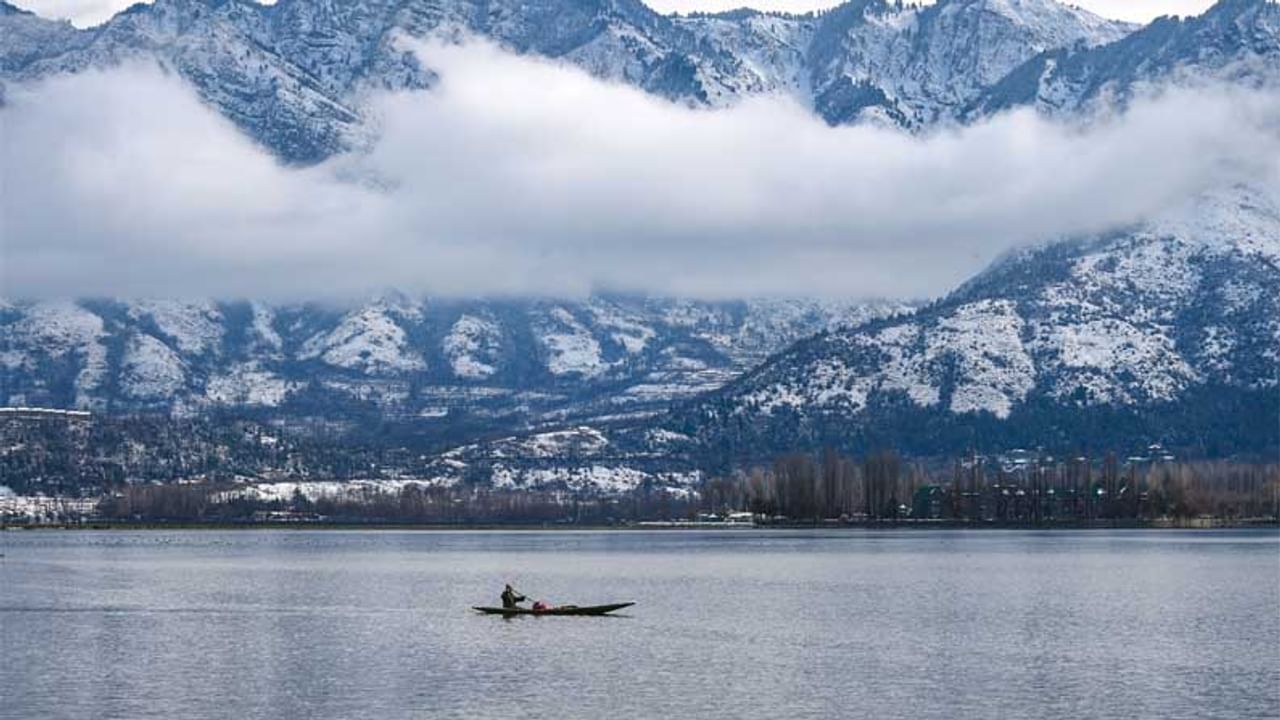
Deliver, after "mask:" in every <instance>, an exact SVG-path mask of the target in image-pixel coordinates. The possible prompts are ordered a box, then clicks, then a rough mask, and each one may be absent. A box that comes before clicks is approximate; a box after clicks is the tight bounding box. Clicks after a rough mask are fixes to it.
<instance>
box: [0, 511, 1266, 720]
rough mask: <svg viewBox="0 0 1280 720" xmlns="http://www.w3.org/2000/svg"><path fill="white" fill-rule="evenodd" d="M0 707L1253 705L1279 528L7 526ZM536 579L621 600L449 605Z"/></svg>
mask: <svg viewBox="0 0 1280 720" xmlns="http://www.w3.org/2000/svg"><path fill="white" fill-rule="evenodd" d="M0 553H3V554H4V557H3V558H2V559H0V717H4V718H30V717H47V718H57V717H68V718H90V717H92V718H236V719H237V720H248V719H250V718H357V717H367V718H407V717H413V718H434V717H457V718H529V719H533V718H557V719H559V718H603V717H617V718H647V717H661V718H679V717H708V718H835V717H840V718H877V719H879V718H948V719H951V718H1036V720H1044V719H1048V718H1064V719H1065V718H1070V719H1072V720H1076V719H1078V718H1161V719H1167V718H1224V719H1225V718H1230V719H1231V720H1241V719H1244V718H1276V717H1280V534H1277V533H1276V532H1274V531H1238V532H1237V531H1231V532H1173V531H1115V532H1112V531H1082V532H1066V531H1054V532H1014V531H1009V532H1004V531H969V532H965V531H903V532H897V531H885V532H856V531H848V532H846V531H831V532H785V531H759V532H758V531H724V532H686V531H671V532H392V531H387V532H376V531H374V532H345V531H329V532H325V531H317V532H311V531H274V532H273V531H234V532H213V531H196V532H163V531H146V532H125V531H111V532H52V531H50V532H43V531H41V532H7V533H0ZM508 580H510V581H511V582H512V583H514V584H515V585H516V587H517V588H518V589H520V590H522V591H524V592H525V593H527V594H529V595H530V596H531V597H539V598H545V599H547V600H549V601H551V602H575V603H579V604H593V603H604V602H611V601H625V600H632V601H636V603H637V605H636V606H635V607H633V608H630V609H628V610H626V611H624V615H623V616H621V617H606V618H581V617H520V618H514V619H509V620H508V619H503V618H501V617H496V616H484V615H479V614H477V613H473V612H471V611H470V610H469V609H468V608H469V606H471V605H477V604H489V605H492V604H496V603H497V602H498V598H497V595H498V593H499V592H500V591H501V589H502V585H503V583H504V582H505V581H508Z"/></svg>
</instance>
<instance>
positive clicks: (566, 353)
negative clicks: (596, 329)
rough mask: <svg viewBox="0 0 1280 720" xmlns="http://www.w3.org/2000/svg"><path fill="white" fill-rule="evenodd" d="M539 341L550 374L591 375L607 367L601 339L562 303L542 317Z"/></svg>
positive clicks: (599, 372) (602, 371)
mask: <svg viewBox="0 0 1280 720" xmlns="http://www.w3.org/2000/svg"><path fill="white" fill-rule="evenodd" d="M538 342H539V343H541V345H542V347H543V349H544V350H545V351H546V353H547V369H548V370H549V371H550V372H551V374H552V375H557V376H564V375H578V376H580V377H585V378H593V377H598V376H599V375H601V374H602V373H604V371H605V369H606V368H607V364H606V363H605V361H604V359H603V358H602V357H601V355H600V342H599V341H598V340H596V339H595V337H593V336H592V334H591V332H590V331H589V330H588V329H587V328H586V326H585V325H583V324H582V323H581V322H580V321H579V320H578V319H577V318H576V317H574V316H573V313H571V312H569V311H568V310H566V309H565V308H563V307H557V308H555V309H553V310H552V311H551V313H550V315H549V316H548V317H547V318H546V319H545V320H544V324H543V327H542V330H541V332H540V333H539V335H538Z"/></svg>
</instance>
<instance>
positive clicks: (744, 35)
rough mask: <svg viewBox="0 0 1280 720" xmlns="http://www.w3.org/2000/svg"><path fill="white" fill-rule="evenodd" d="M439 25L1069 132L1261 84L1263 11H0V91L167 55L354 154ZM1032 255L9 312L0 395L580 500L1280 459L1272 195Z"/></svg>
mask: <svg viewBox="0 0 1280 720" xmlns="http://www.w3.org/2000/svg"><path fill="white" fill-rule="evenodd" d="M461 36H478V37H483V38H488V39H490V40H492V41H494V42H496V43H498V44H500V45H501V46H503V47H505V48H508V49H510V50H512V51H514V52H518V53H524V54H530V55H535V56H541V57H546V58H552V59H554V60H557V61H561V62H565V63H568V64H571V65H574V66H577V67H580V68H582V69H584V70H586V71H587V72H589V73H591V74H593V75H595V76H597V77H600V78H603V79H606V80H610V81H614V82H620V83H627V84H630V85H634V86H636V87H638V88H641V89H643V90H644V91H646V92H649V93H652V94H654V95H656V96H659V97H662V98H666V99H668V100H670V101H672V102H675V103H679V104H682V105H687V106H691V107H694V108H710V109H714V108H722V107H726V106H730V105H733V104H734V103H736V102H739V101H741V100H742V99H743V98H746V97H749V96H752V95H757V94H766V93H784V94H787V95H790V96H793V97H795V98H796V99H797V100H798V101H799V102H801V103H802V104H804V105H805V106H807V107H809V108H811V109H812V111H813V112H814V113H815V114H816V115H817V116H819V117H821V118H822V119H823V120H825V121H826V122H827V123H830V124H833V125H838V124H859V123H873V124H879V125H890V126H897V127H900V128H901V129H902V130H903V131H904V132H914V133H930V132H938V131H942V130H945V129H946V128H949V127H954V126H958V125H962V124H964V123H971V122H976V121H979V120H981V119H983V118H986V117H990V116H991V115H993V114H995V113H1000V112H1004V111H1006V110H1009V109H1011V108H1020V107H1026V108H1034V109H1035V110H1036V111H1037V112H1040V113H1044V114H1047V115H1053V116H1058V117H1061V118H1063V119H1064V120H1066V121H1072V122H1075V121H1087V120H1088V118H1090V117H1091V116H1092V115H1093V114H1094V113H1095V112H1099V111H1113V110H1114V111H1123V110H1124V109H1125V107H1126V105H1127V104H1128V103H1129V101H1130V100H1132V99H1134V98H1136V97H1140V96H1141V95H1142V94H1144V93H1148V92H1159V91H1160V90H1161V89H1162V88H1165V87H1169V86H1171V85H1181V86H1185V85H1194V84H1196V83H1202V82H1208V81H1213V82H1219V83H1225V84H1227V85H1231V86H1242V87H1251V88H1259V87H1263V88H1273V87H1274V86H1275V82H1276V80H1277V79H1280V6H1277V4H1276V3H1275V2H1271V1H1269V0H1221V2H1219V3H1218V4H1217V5H1215V6H1214V7H1213V8H1211V9H1210V10H1209V11H1207V12H1206V13H1205V14H1203V15H1201V16H1199V17H1193V18H1187V19H1177V18H1161V19H1158V20H1156V21H1154V22H1153V23H1151V24H1149V25H1147V26H1144V27H1136V26H1132V25H1128V24H1125V23H1119V22H1113V21H1109V20H1105V19H1102V18H1099V17H1096V16H1094V15H1091V14H1089V13H1087V12H1085V11H1083V10H1079V9H1076V8H1072V7H1069V6H1066V5H1061V4H1058V3H1056V2H1053V0H942V1H941V2H938V3H936V4H932V5H928V6H925V7H916V6H908V5H901V4H893V3H887V2H883V1H882V0H853V1H852V2H848V3H845V4H843V5H841V6H838V7H836V8H834V9H832V10H830V11H826V12H822V13H815V14H808V15H780V14H766V13H759V12H755V11H750V10H741V11H735V12H731V13H724V14H715V15H691V16H685V17H682V16H664V15H660V14H657V13H655V12H653V11H652V10H650V9H649V8H648V7H646V6H645V5H643V4H641V3H639V2H636V1H634V0H533V1H532V2H520V3H515V2H507V1H503V0H495V1H492V2H486V1H481V0H360V1H358V2H337V1H328V0H280V1H279V2H277V3H275V4H274V5H270V6H261V5H257V4H256V3H252V2H246V1H244V0H158V1H157V2H156V3H154V4H153V5H139V6H135V7H133V8H131V9H129V10H127V11H125V12H123V13H121V14H120V15H117V16H116V17H115V18H113V19H112V20H110V21H108V22H107V23H105V24H103V25H101V26H98V27H96V28H90V29H84V30H81V29H76V28H74V27H72V26H70V25H69V24H67V23H60V22H52V21H48V20H45V19H42V18H39V17H37V16H35V15H32V14H30V13H27V12H24V11H21V10H18V9H16V8H14V7H12V6H9V5H5V4H3V3H0V37H3V38H4V42H3V43H0V82H2V83H26V82H32V81H38V80H39V79H41V78H46V77H51V76H56V75H58V74H62V73H70V72H80V71H83V70H85V69H89V68H102V67H111V66H113V65H116V64H119V63H121V62H125V61H131V60H134V61H136V60H143V61H147V62H155V63H159V64H160V65H161V66H163V67H165V68H168V69H170V70H172V71H174V72H176V73H177V74H178V75H180V76H181V77H183V78H185V79H186V80H187V81H188V82H190V83H191V85H192V86H193V87H195V88H196V90H197V91H198V92H199V94H200V96H201V97H202V98H203V99H204V100H205V101H206V102H207V103H208V104H209V105H210V106H212V107H214V108H216V109H217V110H218V111H219V112H221V113H222V114H224V115H225V116H226V117H228V118H229V119H230V120H232V121H233V122H234V123H235V124H236V125H237V126H238V127H240V128H241V129H242V130H243V131H244V132H245V133H246V134H247V135H249V136H250V137H252V138H253V139H254V140H255V141H256V142H258V143H259V144H260V145H261V146H262V147H264V148H266V149H267V150H268V151H270V152H271V153H273V154H274V155H275V156H277V157H278V158H280V159H281V160H282V161H285V162H287V163H293V164H310V163H316V162H320V161H323V160H325V159H326V158H329V157H332V156H334V155H335V154H338V153H343V152H348V151H357V152H358V151H359V150H360V149H361V148H362V147H364V146H366V145H367V144H368V143H369V142H372V141H373V140H374V139H375V138H376V126H377V123H376V118H374V117H372V116H371V115H370V113H371V112H372V110H371V109H370V108H371V105H370V103H369V102H368V99H369V98H370V97H372V95H373V94H374V93H376V92H378V91H381V90H388V89H389V90H420V89H425V88H429V87H431V86H432V85H433V84H434V83H435V82H436V81H437V80H438V77H437V75H436V73H435V72H434V71H433V70H432V69H431V68H430V66H429V63H428V64H426V65H424V64H423V63H424V61H423V60H422V59H420V58H419V57H418V56H417V55H415V54H414V53H412V52H410V51H409V50H407V49H405V45H404V43H402V42H401V38H403V37H418V38H421V37H437V38H440V37H443V38H457V37H461ZM2 97H3V96H2V95H0V98H2ZM3 112H4V111H3V110H0V113H3ZM1032 240H1040V241H1042V242H1040V243H1039V244H1034V245H1029V246H1027V247H1026V248H1024V249H1022V250H1018V251H1016V252H1014V253H1012V254H1010V255H1008V256H1006V257H1004V258H1002V259H1001V260H1000V261H998V262H996V263H995V264H993V265H992V266H991V267H989V268H988V269H986V270H985V271H983V272H982V273H980V274H978V275H977V276H975V277H974V278H972V279H971V280H970V281H968V282H966V283H965V284H963V285H962V286H961V287H959V288H956V289H955V290H953V291H951V292H949V293H947V294H945V295H944V296H942V297H941V298H939V299H937V300H935V301H933V302H931V303H929V304H925V305H917V304H911V303H852V302H851V303H832V302H815V301H758V302H722V303H712V302H700V301H689V300H674V299H653V298H639V297H614V296H604V295H602V296H599V297H593V298H589V299H585V300H575V301H558V300H551V299H546V300H502V301H497V300H444V299H439V300H436V299H428V300H423V299H421V298H408V297H404V296H399V295H394V294H392V295H387V296H385V297H381V298H377V299H375V300H372V301H370V302H368V303H365V304H362V305H356V306H347V307H337V306H324V305H318V304H298V305H272V304H268V303H261V302H250V301H239V302H221V301H208V302H178V301H171V300H155V301H141V300H107V299H101V300H78V301H64V302H32V301H24V300H18V299H11V300H9V301H6V302H4V304H3V305H2V306H0V370H3V376H2V377H0V401H3V402H5V403H8V404H10V405H22V404H28V405H52V406H61V407H73V406H74V407H86V408H92V409H95V410H99V411H103V412H111V413H115V412H137V411H155V410H162V411H164V412H168V413H176V414H179V415H188V416H191V415H216V414H218V413H226V412H232V413H242V414H253V415H259V416H262V417H267V418H272V419H276V420H280V419H283V418H305V417H324V418H329V419H331V420H333V421H335V422H337V423H339V424H345V425H346V426H347V427H348V428H349V430H350V431H351V432H354V433H357V434H358V433H359V432H360V430H361V429H362V428H366V427H369V426H370V425H369V423H367V422H366V421H367V420H370V419H378V420H380V421H392V422H396V423H400V424H402V425H412V426H414V427H419V428H426V430H423V431H422V433H424V435H423V436H424V437H427V438H428V440H427V441H426V442H425V445H424V448H425V449H426V450H428V451H429V452H430V453H435V455H433V456H432V457H429V458H427V459H426V460H424V462H426V463H427V465H428V466H429V467H430V470H429V471H428V472H425V473H424V478H425V479H429V480H430V481H432V482H439V483H455V482H461V481H463V480H467V481H472V480H477V479H478V480H479V481H484V480H485V479H488V480H489V481H490V482H495V483H498V484H506V485H516V486H519V485H522V484H563V485H567V486H569V487H572V488H574V489H582V488H590V487H597V488H599V489H605V490H616V489H618V488H626V487H635V486H636V485H637V484H640V483H643V482H648V481H649V480H652V479H653V478H654V477H658V476H657V475H653V474H648V475H646V473H658V472H660V473H665V474H664V475H661V477H668V478H680V479H679V481H678V482H679V483H687V482H690V480H689V478H693V477H697V475H696V473H698V472H702V471H722V470H726V469H729V468H731V467H734V466H737V465H740V464H742V463H744V462H752V461H763V460H767V459H768V458H769V457H772V456H776V455H777V454H779V453H782V452H787V451H791V450H797V449H804V450H813V449H818V448H821V447H825V446H833V447H839V448H844V449H849V450H854V451H866V450H870V449H875V448H877V447H896V448H899V449H902V450H904V451H908V452H911V453H913V454H922V455H929V454H946V453H956V452H961V451H964V450H967V449H972V448H982V449H991V450H997V449H1000V448H1009V447H1017V446H1023V447H1026V446H1037V445H1040V446H1045V447H1050V448H1054V449H1056V451H1072V452H1074V451H1076V450H1080V451H1084V452H1092V451H1105V450H1109V449H1119V448H1124V447H1132V446H1135V445H1140V444H1145V443H1147V442H1161V443H1163V444H1164V445H1166V446H1167V447H1170V448H1174V449H1176V451H1178V452H1182V453H1187V454H1194V455H1200V456H1225V455H1239V454H1243V455H1259V454H1265V453H1269V452H1274V451H1275V450H1276V449H1277V448H1276V446H1277V437H1276V432H1275V430H1276V418H1277V417H1280V399H1278V398H1277V392H1278V391H1280V384H1278V383H1277V377H1276V367H1277V365H1278V364H1280V300H1278V299H1277V298H1280V268H1278V267H1277V263H1280V244H1278V243H1280V202H1278V201H1277V198H1276V196H1275V194H1274V192H1273V191H1272V190H1271V189H1269V188H1266V187H1260V186H1257V185H1252V184H1233V185H1227V186H1224V187H1220V188H1217V189H1214V190H1212V191H1210V192H1207V193H1204V194H1202V195H1200V196H1198V197H1196V198H1194V199H1192V200H1191V201H1189V202H1188V203H1186V204H1185V205H1183V206H1181V207H1177V208H1174V209H1171V210H1169V211H1168V212H1166V213H1164V214H1163V215H1161V216H1159V217H1153V218H1149V219H1147V220H1146V221H1144V222H1140V223H1135V224H1133V225H1131V226H1128V227H1120V228H1114V229H1112V230H1111V231H1108V232H1104V233H1100V234H1094V235H1089V236H1085V237H1074V238H1068V239H1064V240H1055V241H1051V242H1043V241H1044V239H1042V238H1028V241H1032ZM433 458H434V459H433ZM673 482H675V481H673Z"/></svg>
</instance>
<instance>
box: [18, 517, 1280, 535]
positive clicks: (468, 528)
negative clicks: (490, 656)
mask: <svg viewBox="0 0 1280 720" xmlns="http://www.w3.org/2000/svg"><path fill="white" fill-rule="evenodd" d="M1253 529H1271V530H1277V531H1280V519H1277V518H1249V519H1244V520H1226V519H1217V518H1201V519H1192V520H1187V521H1173V520H1170V521H1146V522H1132V521H1115V522H1112V521H1093V522H1083V523H1082V522H1062V523H988V522H968V521H945V520H942V521H939V520H924V521H919V520H917V521H896V522H894V521H886V522H858V523H841V522H829V523H826V522H818V523H762V524H758V525H733V524H727V523H696V522H678V521H671V522H661V521H657V522H652V523H651V524H641V523H629V524H612V525H610V524H581V525H577V524H565V523H545V524H544V523H396V522H252V521H246V522H173V523H167V522H100V521H87V522H81V523H0V532H19V531H24V532H40V531H152V530H155V531H160V530H182V531H202V530H203V531H233V530H245V531H255V530H256V531H261V530H278V531H283V532H294V531H305V530H311V531H315V530H322V531H333V532H350V531H362V530H364V531H369V530H374V531H420V532H476V531H482V532H605V531H616V532H636V531H657V532H682V531H683V532H744V531H752V530H763V531H794V530H833V531H841V530H850V531H852V530H874V531H892V530H910V531H928V530H978V531H999V530H1048V531H1054V530H1253Z"/></svg>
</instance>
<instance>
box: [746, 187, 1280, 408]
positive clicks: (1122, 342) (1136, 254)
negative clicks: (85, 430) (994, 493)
mask: <svg viewBox="0 0 1280 720" xmlns="http://www.w3.org/2000/svg"><path fill="white" fill-rule="evenodd" d="M1277 238H1280V201H1278V200H1277V198H1274V197H1271V196H1269V195H1268V194H1266V193H1265V192H1262V191H1259V190H1258V189H1256V188H1249V187H1236V188H1233V189H1230V190H1222V191H1216V192H1211V193H1207V194H1205V195H1204V196H1201V197H1200V198H1198V199H1197V200H1196V201H1195V202H1193V203H1191V204H1190V205H1189V206H1188V207H1184V208H1182V209H1180V210H1178V211H1175V212H1173V213H1170V214H1169V215H1168V216H1166V217H1164V218H1162V219H1160V220H1158V221H1154V222H1152V223H1149V224H1146V225H1144V226H1141V227H1138V228H1135V229H1133V230H1132V231H1131V232H1127V233H1121V234H1117V235H1108V236H1102V237H1099V238H1093V239H1085V240H1081V241H1078V242H1076V243H1074V244H1058V245H1050V246H1046V247H1044V248H1041V249H1037V250H1030V251H1024V252H1022V253H1019V254H1017V255H1015V256H1013V257H1011V258H1009V259H1007V260H1005V261H1003V262H1001V263H997V264H996V265H995V266H993V267H992V268H991V269H990V270H988V271H987V272H986V273H984V274H983V275H980V276H979V277H977V278H975V279H974V280H973V281H971V282H970V283H969V284H967V285H966V286H965V287H962V288H961V289H960V290H958V291H957V292H956V293H954V294H953V295H952V296H951V297H949V298H947V299H944V300H943V301H941V302H939V303H938V304H936V305H934V306H932V307H930V308H928V309H926V310H924V311H922V312H920V313H918V314H917V315H915V316H911V317H908V318H905V319H902V320H899V321H885V322H878V323H871V324H870V325H868V326H867V327H865V328H862V329H855V330H853V331H847V332H836V333H833V334H831V335H830V336H828V337H822V338H818V339H816V340H814V341H811V342H809V343H802V344H801V345H800V346H798V347H797V348H796V349H795V350H794V351H792V352H790V353H785V354H783V355H781V356H779V357H777V358H775V359H774V360H773V361H772V362H771V363H769V364H768V365H766V366H765V367H764V368H762V369H761V370H760V371H759V372H758V373H755V374H754V375H752V376H748V377H747V378H745V379H744V380H743V381H742V382H741V383H739V384H738V385H737V386H734V387H733V388H731V389H730V390H729V391H728V392H729V395H728V397H727V398H726V401H727V402H728V404H729V405H730V407H731V408H732V409H733V412H734V413H735V414H736V415H739V416H753V415H755V416H769V415H774V414H776V413H777V412H778V411H779V410H780V409H782V408H789V409H790V410H791V411H795V412H800V413H802V414H803V413H821V412H831V411H834V412H837V413H838V414H842V415H845V416H850V415H857V414H860V413H863V412H865V411H866V410H867V409H868V408H869V407H871V405H872V404H873V402H877V401H878V402H881V403H883V402H886V401H889V400H891V399H892V398H893V397H895V396H896V397H899V398H902V399H904V400H905V401H907V402H909V403H910V404H912V405H914V406H916V407H920V408H932V407H937V406H939V405H940V404H941V403H945V408H946V409H947V411H949V412H950V413H952V414H972V413H989V414H991V415H992V416H994V417H996V418H1007V417H1009V415H1010V413H1011V412H1012V411H1013V409H1015V408H1016V407H1018V406H1019V405H1020V404H1022V403H1025V402H1028V401H1029V400H1031V399H1033V398H1040V397H1043V398H1048V399H1051V400H1052V401H1053V402H1057V403H1063V404H1066V405H1086V406H1088V405H1147V404H1151V403H1157V402H1167V401H1174V400H1177V399H1179V398H1180V397H1182V396H1183V395H1184V394H1185V393H1186V392H1187V391H1188V390H1190V389H1191V388H1194V387H1197V386H1206V385H1207V386H1234V387H1241V388H1260V387H1270V386H1272V385H1274V382H1275V381H1274V376H1273V375H1272V373H1270V372H1269V371H1268V370H1267V368H1268V367H1273V366H1272V365H1270V364H1269V363H1270V362H1272V361H1271V360H1269V358H1273V357H1274V353H1275V348H1276V347H1280V270H1278V269H1277V266H1276V264H1275V261H1274V257H1275V256H1274V253H1275V250H1276V244H1277ZM1268 353H1270V355H1268Z"/></svg>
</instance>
